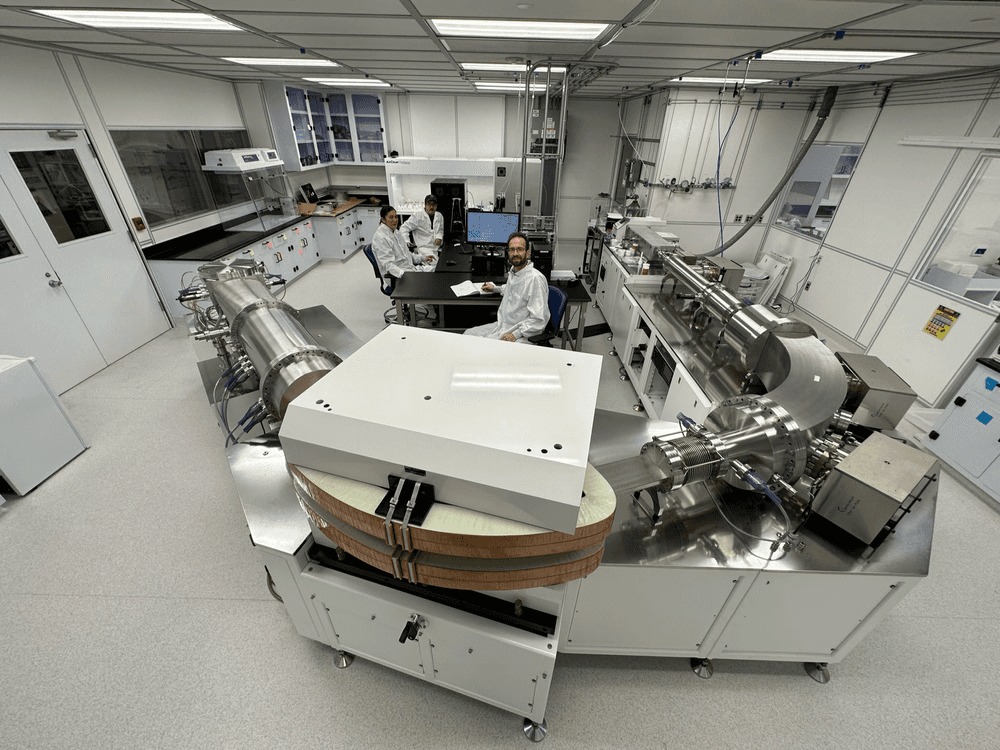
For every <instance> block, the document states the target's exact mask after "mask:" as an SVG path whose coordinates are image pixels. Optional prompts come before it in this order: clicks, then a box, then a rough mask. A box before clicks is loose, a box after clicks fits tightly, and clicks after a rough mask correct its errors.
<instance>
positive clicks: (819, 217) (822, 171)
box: [775, 143, 861, 239]
mask: <svg viewBox="0 0 1000 750" xmlns="http://www.w3.org/2000/svg"><path fill="white" fill-rule="evenodd" d="M860 154H861V146H857V145H829V144H815V143H814V144H813V145H812V146H810V147H809V151H807V152H806V155H805V158H804V159H803V160H802V162H801V163H800V164H799V166H798V167H797V168H796V170H795V174H794V175H792V179H791V180H790V181H789V187H788V190H787V191H785V195H784V197H783V198H782V200H781V203H780V204H779V205H780V206H781V212H780V213H779V214H778V218H777V219H776V220H775V224H777V225H778V226H782V227H785V228H786V229H791V230H792V231H795V232H798V233H799V234H805V235H808V236H810V237H816V238H819V239H822V238H823V237H824V236H826V233H827V231H828V230H829V228H830V224H831V223H832V222H833V217H834V215H835V214H836V211H837V207H838V206H839V205H840V201H841V200H842V199H843V197H844V191H845V190H846V189H847V183H848V181H849V180H850V178H851V174H852V173H853V172H854V167H855V165H856V164H857V162H858V156H859V155H860Z"/></svg>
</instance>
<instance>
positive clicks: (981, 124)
mask: <svg viewBox="0 0 1000 750" xmlns="http://www.w3.org/2000/svg"><path fill="white" fill-rule="evenodd" d="M969 135H970V136H977V137H980V138H995V137H997V136H998V135H1000V98H998V99H990V100H989V101H988V102H986V106H985V107H983V111H982V113H981V114H980V115H979V119H977V120H976V124H975V126H973V128H972V132H971V133H969Z"/></svg>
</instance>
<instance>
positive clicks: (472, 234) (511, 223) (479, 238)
mask: <svg viewBox="0 0 1000 750" xmlns="http://www.w3.org/2000/svg"><path fill="white" fill-rule="evenodd" d="M520 218H521V215H520V214H504V213H497V212H493V211H469V215H468V223H469V229H468V233H467V235H466V239H467V241H468V242H470V243H472V244H475V245H506V244H507V238H508V237H510V235H511V232H516V231H517V230H518V226H519V224H520Z"/></svg>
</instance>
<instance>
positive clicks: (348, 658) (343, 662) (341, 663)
mask: <svg viewBox="0 0 1000 750" xmlns="http://www.w3.org/2000/svg"><path fill="white" fill-rule="evenodd" d="M353 661H354V654H349V653H347V652H346V651H338V652H337V656H336V658H335V659H334V661H333V666H335V667H336V668H337V669H347V668H348V667H349V666H351V663H352V662H353Z"/></svg>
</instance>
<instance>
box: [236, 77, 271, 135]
mask: <svg viewBox="0 0 1000 750" xmlns="http://www.w3.org/2000/svg"><path fill="white" fill-rule="evenodd" d="M233 87H234V88H235V89H236V98H237V101H238V102H239V106H240V110H241V111H242V112H243V122H244V123H245V124H246V129H247V132H248V133H249V134H250V143H252V144H253V145H254V147H257V148H274V146H275V143H274V135H273V134H272V133H271V121H270V119H269V118H268V116H267V104H265V102H264V88H263V86H261V85H260V84H259V83H234V84H233Z"/></svg>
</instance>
